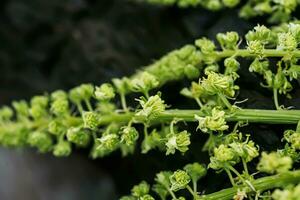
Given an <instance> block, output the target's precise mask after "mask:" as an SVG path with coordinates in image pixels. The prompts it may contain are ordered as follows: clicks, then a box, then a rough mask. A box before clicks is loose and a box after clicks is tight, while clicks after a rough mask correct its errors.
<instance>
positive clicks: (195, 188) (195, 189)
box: [192, 180, 197, 193]
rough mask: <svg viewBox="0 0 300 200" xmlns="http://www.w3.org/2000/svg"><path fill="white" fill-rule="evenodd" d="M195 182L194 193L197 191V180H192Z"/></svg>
mask: <svg viewBox="0 0 300 200" xmlns="http://www.w3.org/2000/svg"><path fill="white" fill-rule="evenodd" d="M192 182H193V191H194V193H197V181H194V180H193V181H192Z"/></svg>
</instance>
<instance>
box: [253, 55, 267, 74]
mask: <svg viewBox="0 0 300 200" xmlns="http://www.w3.org/2000/svg"><path fill="white" fill-rule="evenodd" d="M268 69H269V61H268V60H264V61H263V60H260V59H258V58H256V59H255V60H254V61H253V62H252V63H251V65H250V67H249V71H250V72H256V73H259V74H264V72H265V71H267V70H268Z"/></svg>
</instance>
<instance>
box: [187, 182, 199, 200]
mask: <svg viewBox="0 0 300 200" xmlns="http://www.w3.org/2000/svg"><path fill="white" fill-rule="evenodd" d="M186 189H187V190H188V191H189V192H190V193H191V195H193V197H194V199H197V194H196V193H195V192H194V191H193V190H192V188H191V187H190V186H189V185H187V186H186Z"/></svg>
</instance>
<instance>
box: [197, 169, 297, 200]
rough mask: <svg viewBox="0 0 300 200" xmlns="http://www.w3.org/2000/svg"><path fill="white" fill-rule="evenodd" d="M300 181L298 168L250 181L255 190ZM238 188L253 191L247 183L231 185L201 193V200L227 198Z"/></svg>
mask: <svg viewBox="0 0 300 200" xmlns="http://www.w3.org/2000/svg"><path fill="white" fill-rule="evenodd" d="M299 182H300V170H296V171H293V172H286V173H282V174H277V175H273V176H267V177H263V178H259V179H256V180H254V181H251V182H250V183H251V185H253V187H254V188H255V189H256V190H257V191H265V190H269V189H273V188H281V187H285V186H286V185H289V184H297V183H299ZM238 189H244V190H245V191H246V192H253V189H252V188H251V187H249V185H247V184H245V185H241V186H239V187H232V188H228V189H223V190H220V191H218V192H215V193H211V194H208V195H203V196H202V197H201V198H200V199H201V200H219V199H222V200H229V199H232V197H233V196H234V195H235V194H236V193H237V191H238Z"/></svg>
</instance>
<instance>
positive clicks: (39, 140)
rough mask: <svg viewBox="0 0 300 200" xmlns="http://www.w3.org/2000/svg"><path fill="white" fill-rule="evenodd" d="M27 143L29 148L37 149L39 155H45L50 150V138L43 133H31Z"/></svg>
mask: <svg viewBox="0 0 300 200" xmlns="http://www.w3.org/2000/svg"><path fill="white" fill-rule="evenodd" d="M28 143H29V144H30V146H32V147H36V148H38V150H39V152H41V153H46V152H48V151H50V150H51V148H52V138H51V136H50V135H49V134H47V133H45V132H40V131H36V132H33V133H32V134H30V135H29V138H28Z"/></svg>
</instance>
